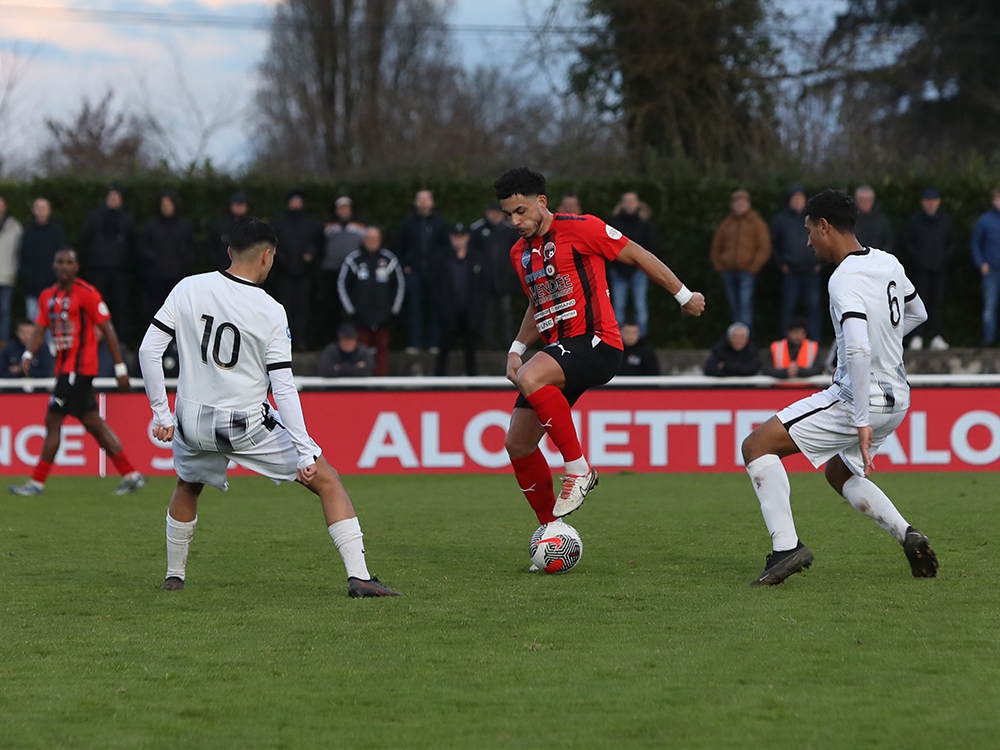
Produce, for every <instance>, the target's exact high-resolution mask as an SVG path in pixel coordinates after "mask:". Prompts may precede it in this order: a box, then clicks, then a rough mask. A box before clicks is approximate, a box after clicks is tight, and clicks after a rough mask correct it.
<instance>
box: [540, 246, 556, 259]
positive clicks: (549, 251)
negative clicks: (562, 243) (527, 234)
mask: <svg viewBox="0 0 1000 750" xmlns="http://www.w3.org/2000/svg"><path fill="white" fill-rule="evenodd" d="M555 254H556V243H554V242H546V243H545V247H544V248H543V249H542V259H543V260H552V258H553V257H554V256H555Z"/></svg>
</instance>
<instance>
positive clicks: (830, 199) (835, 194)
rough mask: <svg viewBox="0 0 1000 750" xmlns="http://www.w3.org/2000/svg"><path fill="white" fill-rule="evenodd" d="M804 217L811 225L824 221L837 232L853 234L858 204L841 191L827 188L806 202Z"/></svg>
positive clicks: (856, 220)
mask: <svg viewBox="0 0 1000 750" xmlns="http://www.w3.org/2000/svg"><path fill="white" fill-rule="evenodd" d="M804 213H805V215H806V216H807V217H808V218H809V220H810V221H812V222H813V223H815V222H817V221H819V220H820V219H826V220H827V222H828V223H829V224H830V226H831V227H833V228H834V229H836V230H837V231H838V232H841V233H846V232H851V233H853V232H854V226H855V224H857V222H858V204H857V203H855V202H854V198H852V197H851V196H849V195H848V194H847V193H845V192H844V191H843V190H831V189H829V188H827V189H826V190H824V191H823V192H822V193H820V194H819V195H814V196H813V197H812V198H810V199H809V200H808V201H807V202H806V207H805V211H804Z"/></svg>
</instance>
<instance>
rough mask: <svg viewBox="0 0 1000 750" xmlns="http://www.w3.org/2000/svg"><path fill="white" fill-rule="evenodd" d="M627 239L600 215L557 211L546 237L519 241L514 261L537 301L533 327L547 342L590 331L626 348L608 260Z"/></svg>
mask: <svg viewBox="0 0 1000 750" xmlns="http://www.w3.org/2000/svg"><path fill="white" fill-rule="evenodd" d="M627 243H628V238H627V237H625V236H624V235H623V234H622V233H621V232H619V231H618V230H617V229H615V228H614V227H611V226H608V225H607V224H605V223H604V222H603V221H601V220H600V219H598V218H597V217H596V216H590V215H586V216H577V215H575V214H555V218H554V220H553V221H552V225H551V226H550V227H549V231H548V232H546V233H545V235H544V236H542V237H535V238H534V239H521V240H518V242H517V243H515V245H514V247H512V248H511V251H510V262H511V264H513V266H514V271H515V272H516V273H517V275H518V277H519V278H520V279H521V286H522V287H523V289H524V292H525V294H527V295H528V297H529V298H530V299H531V301H532V302H533V303H534V307H535V326H536V327H537V328H538V333H539V334H540V335H541V337H542V340H543V341H544V342H545V343H546V344H552V343H555V342H556V341H561V340H563V339H567V338H570V337H571V336H582V335H584V334H590V335H595V336H599V337H600V339H601V341H603V342H604V343H606V344H610V345H611V346H614V347H616V348H618V349H621V348H622V338H621V333H620V332H619V330H618V322H617V321H616V320H615V311H614V309H613V308H612V307H611V292H610V291H609V289H608V281H607V276H606V274H605V261H609V260H614V259H615V258H617V257H618V253H620V252H621V251H622V248H624V247H625V245H626V244H627Z"/></svg>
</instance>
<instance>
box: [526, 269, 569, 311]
mask: <svg viewBox="0 0 1000 750" xmlns="http://www.w3.org/2000/svg"><path fill="white" fill-rule="evenodd" d="M570 294H573V282H572V280H570V277H569V275H568V274H565V273H564V274H560V275H559V276H556V277H554V278H551V279H546V280H545V281H542V282H539V283H538V284H535V285H534V286H532V287H531V298H532V299H533V300H534V302H535V305H536V306H538V307H541V306H542V305H543V304H544V303H546V302H551V301H552V300H554V299H559V298H560V297H566V296H567V295H570Z"/></svg>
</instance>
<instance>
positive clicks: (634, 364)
mask: <svg viewBox="0 0 1000 750" xmlns="http://www.w3.org/2000/svg"><path fill="white" fill-rule="evenodd" d="M626 236H628V235H626ZM629 239H631V237H630V238H629ZM622 344H623V345H624V347H623V348H624V353H623V356H622V363H621V366H620V367H619V368H618V374H619V375H659V374H660V359H659V357H657V356H656V350H655V349H653V347H651V346H650V345H649V343H648V342H647V341H646V339H644V338H642V336H640V335H639V323H638V321H636V320H635V319H634V318H629V319H627V320H626V321H625V324H624V325H623V326H622Z"/></svg>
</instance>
